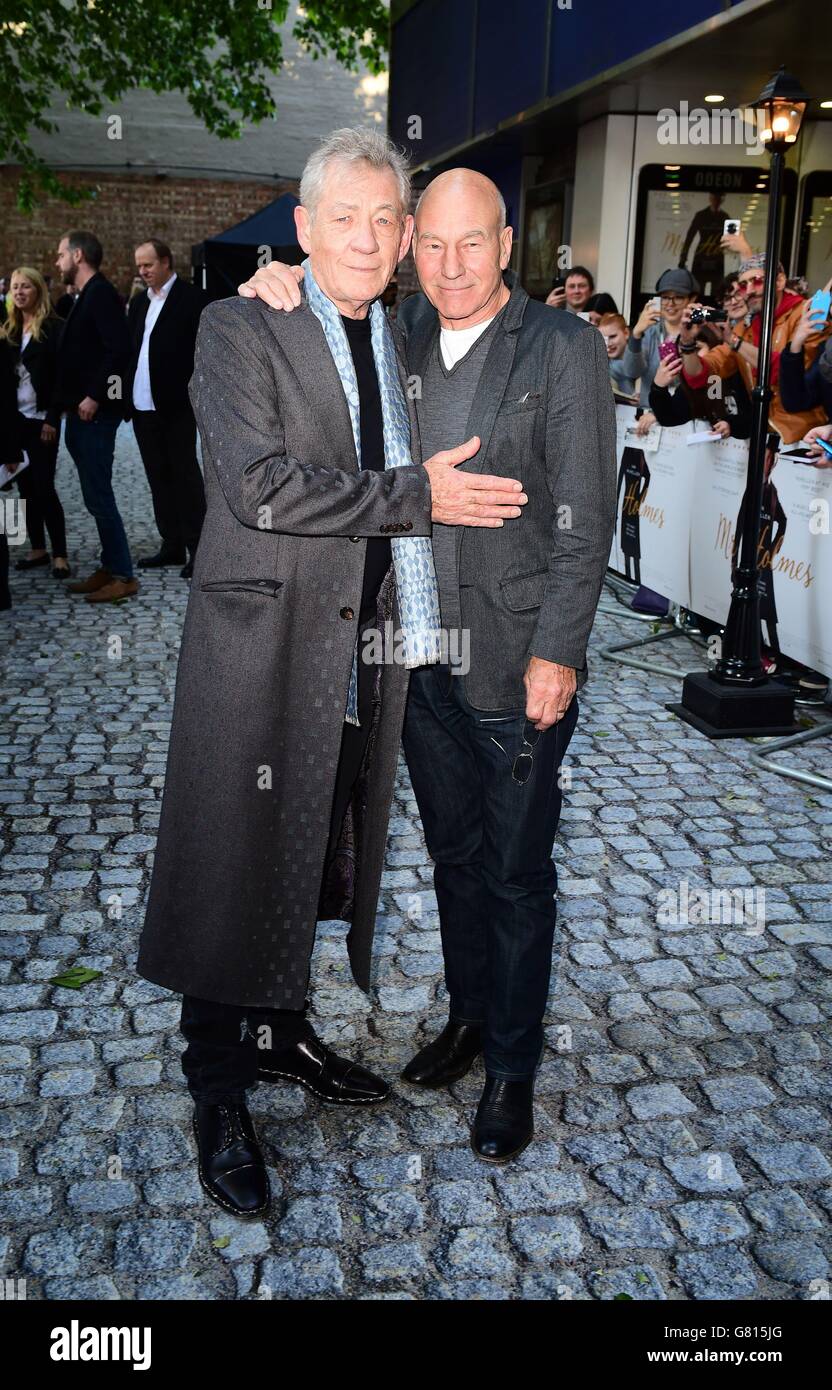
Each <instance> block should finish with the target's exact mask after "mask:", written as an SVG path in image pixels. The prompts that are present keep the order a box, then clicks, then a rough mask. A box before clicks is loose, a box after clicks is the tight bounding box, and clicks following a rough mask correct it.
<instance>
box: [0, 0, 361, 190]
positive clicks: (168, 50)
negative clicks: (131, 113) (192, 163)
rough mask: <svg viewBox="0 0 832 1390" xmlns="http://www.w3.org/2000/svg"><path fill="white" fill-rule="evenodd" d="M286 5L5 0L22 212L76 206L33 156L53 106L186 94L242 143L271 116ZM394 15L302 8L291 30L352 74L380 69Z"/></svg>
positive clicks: (103, 106)
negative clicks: (42, 202)
mask: <svg viewBox="0 0 832 1390" xmlns="http://www.w3.org/2000/svg"><path fill="white" fill-rule="evenodd" d="M289 8H290V6H289V0H178V3H177V0H174V3H170V4H165V3H160V0H2V12H0V149H1V150H2V152H3V160H4V162H5V163H7V164H16V165H20V166H21V175H20V179H19V184H18V204H19V206H20V207H21V208H23V209H24V210H31V208H32V207H33V206H34V204H35V203H36V202H37V199H38V194H39V193H51V194H53V195H55V196H57V197H60V198H63V199H64V200H65V201H67V202H69V203H78V202H81V201H82V200H83V199H84V198H85V197H88V196H90V192H91V190H89V189H86V188H82V187H70V186H68V185H67V184H65V183H64V182H63V181H62V180H61V179H59V178H58V176H57V175H56V174H55V172H54V170H53V169H51V168H50V166H49V163H48V161H46V160H44V159H42V158H41V157H40V156H39V155H38V154H37V153H36V152H35V150H34V149H33V147H32V144H31V136H32V133H33V132H34V131H43V132H46V133H54V132H55V131H57V130H58V129H59V122H58V121H57V120H56V119H55V109H56V108H58V107H60V105H61V104H62V103H63V104H64V105H65V106H66V108H67V110H72V109H74V110H77V111H85V112H87V113H88V114H90V115H93V116H97V115H102V114H104V115H107V114H109V113H111V112H112V111H113V110H114V109H117V108H116V107H115V104H116V103H117V102H118V101H119V100H120V99H121V98H122V97H123V96H124V95H125V93H127V92H129V91H132V90H134V89H136V88H148V89H150V90H151V91H154V92H173V91H177V92H181V93H182V94H183V95H184V96H185V97H186V98H187V100H188V102H189V104H190V106H191V109H192V111H193V112H194V114H195V115H196V116H197V117H199V119H200V120H201V121H202V122H203V123H204V125H205V127H206V128H207V129H208V130H209V131H211V132H212V134H214V135H217V136H219V137H220V138H222V139H226V140H228V139H236V138H239V136H240V135H241V134H242V131H243V130H244V128H245V126H246V125H247V124H248V123H250V122H253V123H258V122H260V121H263V120H269V119H274V118H275V115H276V107H275V102H274V99H273V97H272V95H271V93H270V91H269V88H268V86H267V79H268V77H269V75H270V74H272V73H275V72H277V71H278V70H279V69H280V67H281V65H282V62H283V34H282V33H281V30H283V32H284V33H285V25H286V21H287V17H288V14H289ZM387 25H388V11H387V9H386V7H385V5H384V4H383V3H382V0H304V3H303V6H302V8H301V9H300V10H299V11H298V13H297V15H296V17H295V21H294V24H293V27H292V32H293V34H294V35H295V37H296V38H297V39H298V40H299V42H300V43H301V45H302V46H303V47H304V48H305V49H306V50H307V51H308V52H309V53H310V54H311V55H312V56H313V57H314V58H320V57H322V56H325V55H329V56H332V57H334V58H335V59H337V61H338V62H339V63H341V64H342V65H343V66H344V67H346V68H349V69H352V70H354V69H355V68H356V67H357V66H358V64H359V63H364V64H366V66H367V67H368V68H369V70H370V72H373V73H376V72H379V71H381V70H382V69H383V67H384V63H385V54H386V47H387Z"/></svg>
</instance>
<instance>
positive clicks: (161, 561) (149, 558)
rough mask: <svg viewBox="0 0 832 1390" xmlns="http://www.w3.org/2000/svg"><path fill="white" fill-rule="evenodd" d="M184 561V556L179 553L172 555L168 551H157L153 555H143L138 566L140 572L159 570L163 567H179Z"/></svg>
mask: <svg viewBox="0 0 832 1390" xmlns="http://www.w3.org/2000/svg"><path fill="white" fill-rule="evenodd" d="M184 560H185V555H184V554H183V553H181V552H180V553H178V554H176V555H173V554H171V553H170V552H169V551H165V550H158V551H157V552H156V554H155V555H144V556H143V557H142V559H141V560H139V562H138V565H139V569H140V570H160V569H163V568H164V567H165V565H181V564H183V562H184Z"/></svg>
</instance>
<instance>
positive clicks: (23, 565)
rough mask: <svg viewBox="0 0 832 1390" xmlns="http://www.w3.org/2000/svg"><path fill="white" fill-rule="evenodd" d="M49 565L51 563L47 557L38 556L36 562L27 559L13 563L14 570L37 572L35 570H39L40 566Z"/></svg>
mask: <svg viewBox="0 0 832 1390" xmlns="http://www.w3.org/2000/svg"><path fill="white" fill-rule="evenodd" d="M51 563H52V562H51V560H50V559H49V556H48V555H38V557H37V559H36V560H29V559H22V560H17V561H16V562H15V569H16V570H37V569H40V567H41V565H49V564H51Z"/></svg>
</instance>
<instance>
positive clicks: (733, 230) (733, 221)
mask: <svg viewBox="0 0 832 1390" xmlns="http://www.w3.org/2000/svg"><path fill="white" fill-rule="evenodd" d="M741 226H742V223H741V221H740V219H739V218H738V217H726V219H725V221H724V223H723V224H722V235H723V236H739V234H740V228H741Z"/></svg>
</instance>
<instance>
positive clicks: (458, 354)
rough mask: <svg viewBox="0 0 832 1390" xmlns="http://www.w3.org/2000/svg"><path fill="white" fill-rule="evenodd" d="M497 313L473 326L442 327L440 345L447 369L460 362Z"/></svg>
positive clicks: (447, 370)
mask: <svg viewBox="0 0 832 1390" xmlns="http://www.w3.org/2000/svg"><path fill="white" fill-rule="evenodd" d="M496 317H497V315H496V314H492V315H491V318H490V319H484V320H483V322H482V323H475V324H474V327H473V328H440V330H439V347H440V349H441V352H442V361H443V362H444V363H445V371H446V372H449V371H451V370H452V368H454V367H455V366H456V364H457V362H460V361H461V360H462V358H463V357H464V356H465V354H466V352H467V351H468V349H469V348H471V347H473V346H474V343H475V342H476V341H477V338H479V337H480V336H481V335H482V334H483V333H484V332H485V330H486V328H487V327H488V325H489V324H490V323H493V322H494V320H495V318H496Z"/></svg>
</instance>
